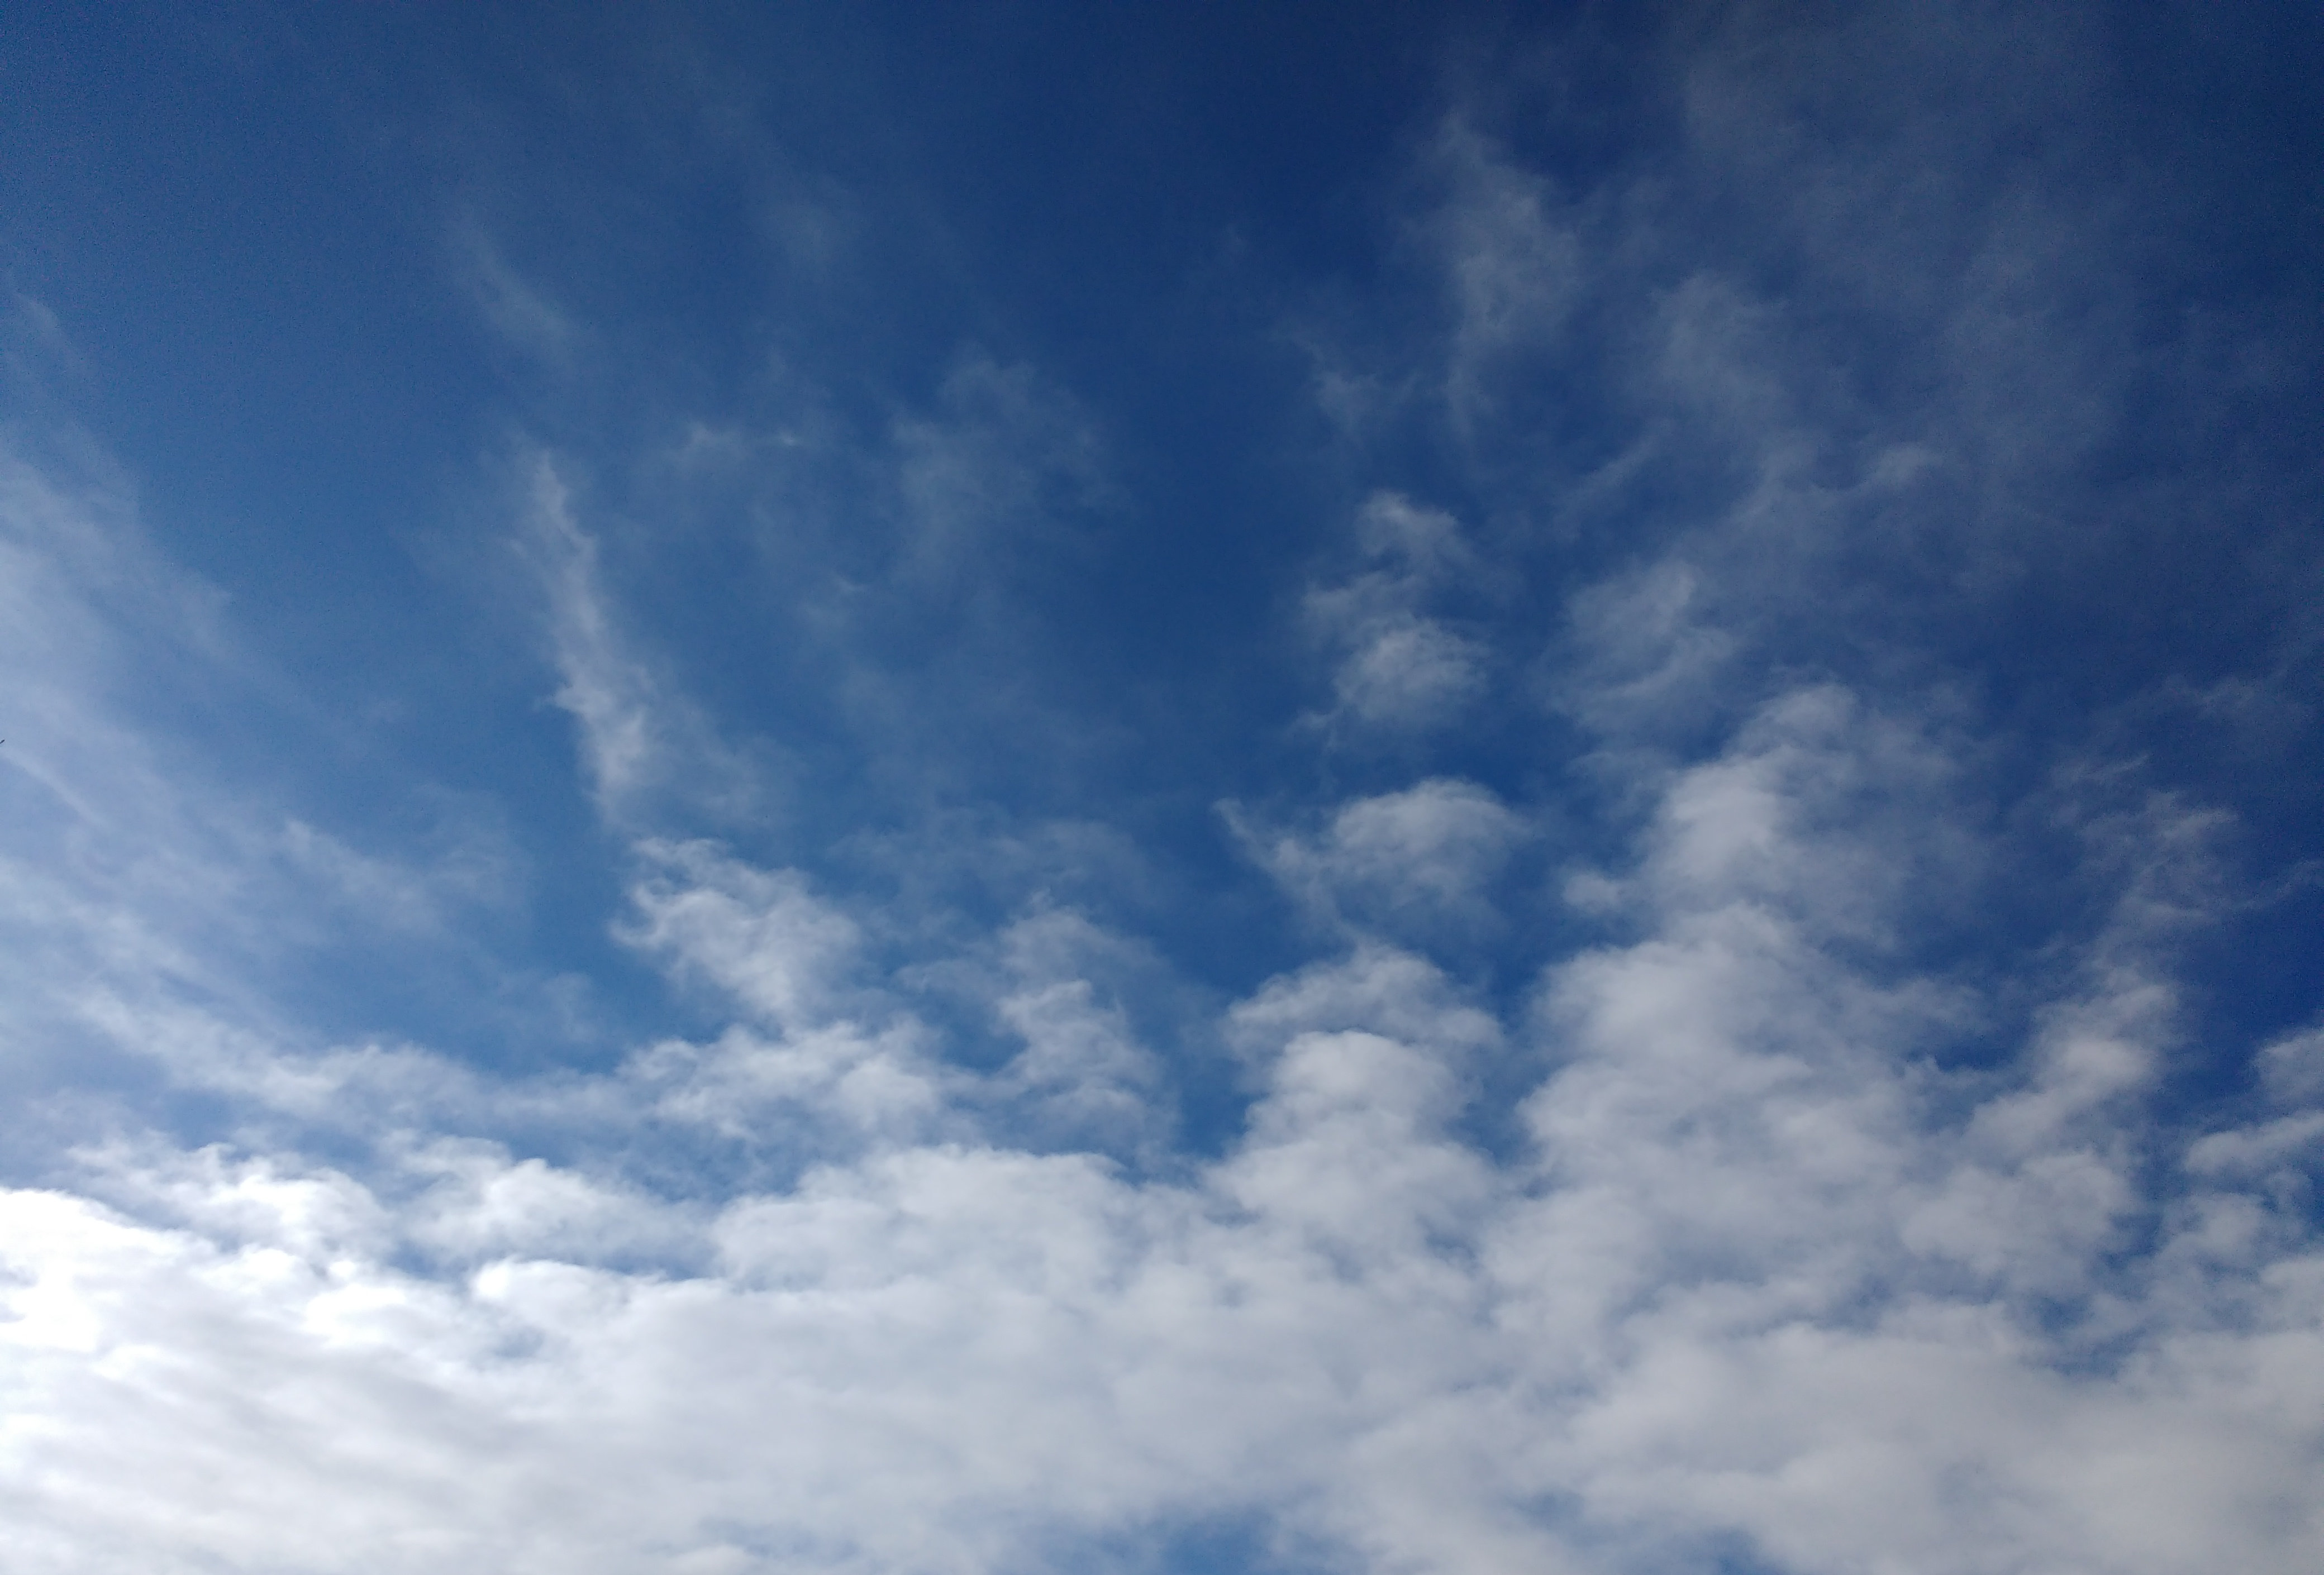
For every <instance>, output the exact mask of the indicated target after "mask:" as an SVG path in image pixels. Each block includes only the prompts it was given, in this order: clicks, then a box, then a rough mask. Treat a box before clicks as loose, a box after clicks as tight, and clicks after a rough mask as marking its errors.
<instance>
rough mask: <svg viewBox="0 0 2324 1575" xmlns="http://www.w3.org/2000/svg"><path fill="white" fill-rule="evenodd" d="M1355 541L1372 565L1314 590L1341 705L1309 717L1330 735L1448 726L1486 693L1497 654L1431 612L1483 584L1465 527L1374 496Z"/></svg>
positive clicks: (1315, 615) (1312, 619)
mask: <svg viewBox="0 0 2324 1575" xmlns="http://www.w3.org/2000/svg"><path fill="white" fill-rule="evenodd" d="M1355 537H1356V544H1357V546H1358V548H1360V550H1361V552H1362V554H1363V556H1364V557H1365V559H1366V560H1367V561H1368V562H1369V565H1370V566H1369V567H1368V568H1367V569H1365V570H1364V571H1363V572H1361V573H1360V574H1357V575H1355V576H1351V577H1350V578H1348V579H1345V580H1342V581H1339V582H1337V583H1335V584H1331V585H1316V586H1314V587H1312V588H1310V589H1309V591H1308V592H1307V594H1306V597H1305V603H1304V607H1303V611H1304V613H1305V621H1306V623H1307V626H1308V628H1309V630H1310V631H1312V632H1313V633H1314V636H1315V637H1316V638H1317V639H1318V640H1321V641H1322V642H1323V645H1324V646H1325V647H1326V648H1327V649H1331V650H1333V652H1334V653H1335V655H1336V656H1337V661H1336V662H1335V664H1334V667H1333V675H1332V686H1333V693H1334V695H1335V697H1336V701H1337V703H1336V705H1334V706H1333V709H1332V710H1331V711H1329V712H1327V713H1323V714H1318V715H1315V716H1313V717H1311V718H1309V722H1310V723H1311V724H1312V725H1316V726H1320V727H1322V728H1323V729H1324V730H1325V731H1326V732H1330V733H1334V734H1339V733H1356V734H1360V733H1363V732H1378V733H1383V734H1387V735H1390V736H1393V735H1396V734H1399V733H1403V734H1419V733H1425V732H1431V731H1434V730H1437V729H1441V728H1443V727H1445V726H1448V725H1450V724H1451V723H1455V722H1457V721H1459V720H1460V717H1461V714H1462V712H1463V711H1465V710H1466V709H1467V708H1468V707H1469V706H1470V705H1472V704H1473V703H1474V702H1475V701H1477V700H1478V699H1479V698H1480V696H1481V695H1483V693H1484V691H1485V687H1486V679H1487V671H1488V666H1489V651H1488V650H1487V649H1486V648H1485V646H1484V645H1483V644H1482V643H1481V642H1480V641H1479V640H1475V639H1473V638H1471V636H1469V635H1465V634H1462V633H1461V632H1459V631H1456V630H1455V629H1454V628H1453V627H1452V625H1451V624H1449V623H1447V622H1444V621H1443V619H1441V618H1438V617H1435V616H1432V615H1430V614H1429V613H1427V612H1426V611H1425V609H1426V608H1427V606H1428V605H1429V604H1430V603H1432V602H1434V601H1435V600H1437V599H1439V597H1440V595H1441V594H1442V593H1443V592H1444V591H1445V590H1447V589H1449V588H1458V587H1460V586H1462V585H1463V584H1464V582H1472V581H1474V580H1475V579H1476V578H1477V577H1478V575H1479V566H1478V564H1477V561H1476V559H1475V557H1474V556H1473V555H1472V554H1471V551H1470V549H1469V547H1468V545H1467V543H1466V542H1465V541H1464V540H1463V539H1462V534H1461V529H1460V526H1459V525H1458V524H1457V523H1456V522H1455V521H1454V520H1452V516H1450V515H1449V514H1445V513H1443V511H1439V510H1433V509H1423V508H1421V507H1418V506H1417V505H1416V504H1414V503H1413V502H1411V501H1410V500H1409V499H1407V498H1405V497H1403V496H1401V495H1399V494H1397V493H1377V494H1375V495H1374V496H1373V497H1371V498H1370V499H1369V500H1368V501H1367V502H1365V504H1364V506H1363V508H1362V510H1361V511H1360V512H1359V513H1358V515H1357V520H1356V531H1355Z"/></svg>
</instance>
